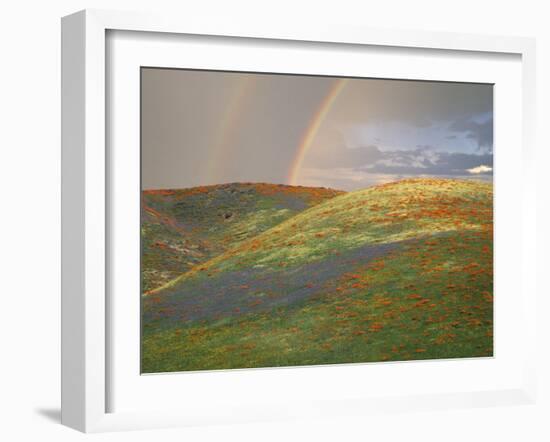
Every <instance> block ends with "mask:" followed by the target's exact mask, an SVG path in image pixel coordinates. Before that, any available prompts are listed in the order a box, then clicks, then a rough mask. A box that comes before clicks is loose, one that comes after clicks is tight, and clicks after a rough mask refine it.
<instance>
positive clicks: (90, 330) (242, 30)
mask: <svg viewBox="0 0 550 442" xmlns="http://www.w3.org/2000/svg"><path fill="white" fill-rule="evenodd" d="M108 31H146V32H155V33H163V34H180V35H201V36H219V37H227V38H231V37H232V38H234V37H239V38H253V39H273V40H285V41H289V42H293V41H295V42H304V41H305V42H311V43H316V42H317V43H339V44H342V45H371V46H372V45H375V46H378V47H381V48H389V47H401V48H426V49H440V50H444V51H470V52H475V53H478V54H480V55H481V56H483V53H503V54H515V55H517V56H520V57H521V73H522V91H521V93H522V121H521V126H522V140H521V158H522V174H523V180H522V181H523V184H522V188H521V205H522V206H521V208H522V227H521V232H519V233H520V234H521V238H522V242H521V247H522V253H521V276H522V278H521V291H522V309H523V316H522V317H521V321H522V325H523V326H524V327H525V333H526V335H527V336H534V333H535V316H536V311H535V305H536V284H535V279H536V278H535V275H534V272H535V269H536V265H535V256H536V253H535V247H536V238H535V228H534V226H535V223H536V213H535V205H536V185H535V174H534V173H532V171H533V170H534V164H535V146H534V140H535V138H534V136H535V135H534V121H535V118H534V108H535V78H534V77H535V66H534V63H535V43H534V40H532V39H527V38H517V37H491V36H479V35H464V34H450V33H427V32H416V31H388V30H375V29H363V28H360V29H358V28H349V27H344V26H320V25H315V24H310V25H308V26H307V27H303V26H301V27H293V26H291V25H285V24H278V25H277V26H273V25H272V26H271V27H269V26H266V24H265V23H248V22H245V21H242V22H231V23H226V22H223V23H221V22H215V21H208V20H197V19H196V18H195V17H187V18H181V17H177V18H176V17H159V16H153V15H150V14H134V13H126V12H111V11H99V10H86V11H81V12H78V13H76V14H73V15H70V16H67V17H64V18H63V21H62V55H63V59H62V123H63V127H62V423H63V424H65V425H67V426H69V427H72V428H75V429H78V430H80V431H84V432H96V431H110V430H121V429H138V428H156V427H168V426H185V425H196V424H198V423H199V424H200V423H204V424H207V423H214V422H247V421H255V420H266V419H268V420H272V419H283V418H286V417H289V416H295V417H296V416H297V417H301V416H329V415H336V414H340V415H341V414H361V413H369V412H370V411H373V410H375V409H376V410H378V411H379V410H380V409H383V410H385V411H388V412H392V411H398V410H418V409H427V408H428V409H431V408H455V407H470V406H486V405H502V404H510V403H514V404H519V403H532V402H533V401H534V400H535V397H536V382H535V371H536V362H535V361H536V358H535V348H534V342H535V339H531V340H530V342H533V344H530V343H529V342H528V343H526V352H525V360H524V361H522V362H523V363H524V365H525V371H524V377H523V379H524V380H523V382H522V385H520V386H518V387H517V388H513V389H500V390H489V391H483V390H482V389H480V390H478V391H471V392H466V393H460V394H457V393H448V394H426V395H414V396H395V395H392V396H386V397H378V398H376V400H374V399H373V398H363V399H361V398H360V399H348V400H346V399H344V398H343V399H342V400H340V401H335V400H334V399H330V400H329V399H327V400H326V401H324V402H322V403H315V404H309V405H308V404H301V405H296V404H293V405H292V407H293V411H292V412H291V413H289V412H288V410H285V409H281V408H280V407H278V406H273V407H271V408H269V407H267V408H265V409H262V410H258V412H257V413H251V408H250V406H249V407H248V408H247V407H242V409H240V410H238V411H237V412H235V413H234V414H233V415H232V416H230V417H227V416H226V417H223V416H222V417H220V416H218V417H213V416H209V415H208V413H202V414H200V413H198V414H197V415H194V416H192V417H190V416H189V415H186V414H185V413H182V412H177V411H170V412H166V411H157V412H153V411H151V412H144V411H140V412H108V411H107V410H108V408H109V407H108V404H107V402H108V399H107V397H108V392H109V391H110V388H112V385H110V384H109V376H107V373H108V369H107V367H108V366H109V364H110V358H111V357H112V355H110V354H109V349H110V346H109V344H108V340H107V327H108V326H109V319H108V318H109V315H110V312H109V303H108V302H107V293H106V287H107V285H108V281H107V273H106V265H107V262H106V260H107V244H108V241H110V240H111V238H109V233H110V232H109V230H108V229H107V227H106V226H107V223H106V219H107V218H108V216H109V211H110V205H109V204H110V198H109V187H108V183H107V181H108V174H107V173H106V170H107V162H108V158H107V155H106V152H107V141H106V140H107V135H106V119H107V111H108V110H107V99H106V96H107V95H106V94H107V91H108V85H107V84H106V75H105V72H106V62H107V60H106V56H107V55H108V54H107V51H106V33H107V32H108ZM260 382H265V380H261V381H260ZM260 385H261V384H260Z"/></svg>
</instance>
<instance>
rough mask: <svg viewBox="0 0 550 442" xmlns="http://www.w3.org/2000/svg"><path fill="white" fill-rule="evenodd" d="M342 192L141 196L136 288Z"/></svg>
mask: <svg viewBox="0 0 550 442" xmlns="http://www.w3.org/2000/svg"><path fill="white" fill-rule="evenodd" d="M341 193H342V192H339V191H336V190H332V189H324V188H309V187H293V186H283V185H272V184H247V183H244V184H239V183H235V184H223V185H217V186H203V187H194V188H191V189H182V190H171V189H169V190H149V191H144V192H142V211H141V213H142V220H141V238H142V289H143V292H145V293H147V292H150V291H152V290H153V291H154V290H155V289H158V288H159V287H160V286H162V285H163V284H165V283H166V282H168V281H170V280H172V279H173V278H175V277H176V276H178V275H180V274H182V273H184V272H185V271H187V270H189V269H190V268H192V267H193V266H195V265H197V264H199V263H202V262H204V261H207V260H208V259H210V258H212V257H214V256H216V255H219V254H220V253H222V252H223V251H225V250H227V249H228V248H230V247H232V246H234V245H236V244H239V243H240V242H242V241H244V240H246V239H248V238H250V237H252V236H255V235H257V234H258V233H260V232H263V231H264V230H266V229H268V228H270V227H272V226H274V225H276V224H278V223H280V222H281V221H283V220H285V219H287V218H289V217H291V216H293V215H295V214H296V213H299V212H300V211H302V210H304V209H307V208H309V207H312V206H313V205H315V204H318V203H319V202H322V201H324V200H326V199H328V198H332V197H333V196H335V195H339V194H341Z"/></svg>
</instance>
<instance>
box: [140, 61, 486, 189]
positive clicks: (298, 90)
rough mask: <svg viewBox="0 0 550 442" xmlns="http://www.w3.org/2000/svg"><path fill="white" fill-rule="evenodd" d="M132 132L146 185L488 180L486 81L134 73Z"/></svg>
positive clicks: (347, 185)
mask: <svg viewBox="0 0 550 442" xmlns="http://www.w3.org/2000/svg"><path fill="white" fill-rule="evenodd" d="M141 128H142V129H141V130H142V179H143V182H142V185H143V188H144V189H159V188H185V187H192V186H198V185H206V184H220V183H227V182H268V183H282V184H298V185H307V186H323V187H333V188H338V189H343V190H355V189H360V188H364V187H368V186H371V185H373V184H377V183H383V182H388V181H393V180H396V179H400V178H406V177H415V176H438V177H457V178H474V179H485V180H490V179H492V167H493V88H492V86H491V85H479V84H465V83H434V82H416V81H401V80H399V81H398V80H371V79H346V80H341V79H335V78H331V77H309V76H293V75H265V74H240V73H225V72H204V71H187V70H166V69H143V70H142V126H141ZM300 152H301V153H302V155H300Z"/></svg>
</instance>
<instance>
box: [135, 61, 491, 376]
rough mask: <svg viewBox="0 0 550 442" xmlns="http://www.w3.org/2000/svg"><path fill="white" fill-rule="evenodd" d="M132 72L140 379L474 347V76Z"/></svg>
mask: <svg viewBox="0 0 550 442" xmlns="http://www.w3.org/2000/svg"><path fill="white" fill-rule="evenodd" d="M140 69H141V72H140V94H141V95H140V139H141V140H140V144H141V147H140V149H141V229H140V241H141V267H140V278H141V281H140V284H141V292H140V293H139V294H138V293H136V294H135V296H140V297H141V318H140V319H141V361H140V363H141V373H142V374H154V373H167V372H185V371H199V370H227V369H246V368H267V367H292V366H318V365H325V364H352V363H353V364H357V363H383V362H386V361H393V362H396V361H411V360H438V359H455V358H482V357H485V358H486V357H492V356H493V174H494V170H493V167H494V166H493V155H494V148H493V144H494V143H493V84H489V83H460V82H443V81H425V80H422V81H420V80H408V79H387V78H360V77H335V76H325V75H304V74H293V73H288V74H287V73H263V72H236V71H214V70H197V69H179V68H178V69H175V68H160V67H141V68H140Z"/></svg>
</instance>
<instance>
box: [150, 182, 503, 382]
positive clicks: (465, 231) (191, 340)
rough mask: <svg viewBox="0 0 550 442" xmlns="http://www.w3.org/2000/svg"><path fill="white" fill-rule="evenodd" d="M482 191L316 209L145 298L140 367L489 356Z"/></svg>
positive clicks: (488, 199)
mask: <svg viewBox="0 0 550 442" xmlns="http://www.w3.org/2000/svg"><path fill="white" fill-rule="evenodd" d="M492 305H493V304H492V186H491V185H490V184H484V183H478V182H471V181H459V180H432V179H415V180H405V181H399V182H396V183H391V184H387V185H382V186H376V187H373V188H369V189H366V190H362V191H357V192H350V193H347V194H342V195H339V196H334V197H333V198H331V199H328V200H326V201H325V202H321V203H320V204H317V205H315V206H313V207H311V208H309V209H306V210H304V211H302V212H300V213H298V214H295V215H294V216H292V217H289V218H288V219H286V220H283V221H281V222H279V223H278V224H277V225H275V226H274V227H271V228H268V229H267V230H265V231H263V232H262V233H259V234H256V235H254V236H252V237H249V238H248V239H244V240H242V241H241V242H240V243H237V244H235V245H233V246H231V247H228V249H227V250H226V251H225V252H222V253H221V254H219V255H218V256H216V257H214V258H212V259H210V260H208V261H206V262H202V263H201V264H198V265H196V266H194V267H192V268H191V269H190V270H189V271H187V272H186V273H184V274H183V275H181V276H179V277H178V278H176V279H174V280H172V281H171V282H169V283H168V284H166V285H165V286H164V288H162V289H161V290H159V291H157V292H155V293H154V294H151V295H149V296H145V297H144V298H143V343H142V350H143V359H142V370H143V371H144V372H159V371H175V370H198V369H217V368H232V367H262V366H281V365H307V364H322V363H344V362H367V361H380V360H404V359H421V358H441V357H444V358H452V357H473V356H488V355H491V354H492Z"/></svg>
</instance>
